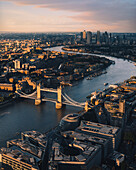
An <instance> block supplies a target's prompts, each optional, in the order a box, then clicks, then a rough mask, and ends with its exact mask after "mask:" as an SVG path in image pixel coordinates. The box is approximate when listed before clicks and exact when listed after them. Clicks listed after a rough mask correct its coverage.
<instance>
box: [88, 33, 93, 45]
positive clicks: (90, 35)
mask: <svg viewBox="0 0 136 170" xmlns="http://www.w3.org/2000/svg"><path fill="white" fill-rule="evenodd" d="M91 43H92V33H91V32H90V31H87V44H91Z"/></svg>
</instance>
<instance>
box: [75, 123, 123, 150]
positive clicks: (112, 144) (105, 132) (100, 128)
mask: <svg viewBox="0 0 136 170" xmlns="http://www.w3.org/2000/svg"><path fill="white" fill-rule="evenodd" d="M76 131H77V132H82V133H85V134H90V135H91V136H96V137H100V138H105V139H109V146H108V153H110V152H111V151H113V150H115V149H117V148H118V146H119V143H120V140H121V129H120V128H118V127H113V126H109V125H104V124H99V123H94V122H89V121H82V122H81V125H80V126H79V127H78V128H77V129H76Z"/></svg>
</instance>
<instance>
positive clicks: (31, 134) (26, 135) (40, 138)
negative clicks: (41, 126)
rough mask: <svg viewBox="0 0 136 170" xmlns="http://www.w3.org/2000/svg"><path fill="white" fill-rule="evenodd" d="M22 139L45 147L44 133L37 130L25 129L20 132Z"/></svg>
mask: <svg viewBox="0 0 136 170" xmlns="http://www.w3.org/2000/svg"><path fill="white" fill-rule="evenodd" d="M21 138H22V140H26V141H29V142H30V143H32V144H34V145H36V146H40V147H43V148H45V147H46V142H47V139H46V135H43V134H42V133H40V132H37V131H26V132H22V133H21Z"/></svg>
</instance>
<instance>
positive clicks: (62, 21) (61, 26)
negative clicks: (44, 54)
mask: <svg viewBox="0 0 136 170" xmlns="http://www.w3.org/2000/svg"><path fill="white" fill-rule="evenodd" d="M0 3H1V7H0V9H1V10H0V15H1V18H0V22H1V28H0V32H13V33H14V32H17V33H31V32H34V33H35V32H40V33H45V32H81V31H83V30H89V31H91V32H96V31H97V30H100V31H101V32H104V31H107V32H111V33H112V32H114V33H115V32H118V33H135V30H136V23H135V16H136V1H135V0H131V2H130V1H129V0H125V1H124V0H118V1H117V0H111V1H108V0H103V1H101V0H97V1H94V0H84V1H82V0H69V1H63V0H0Z"/></svg>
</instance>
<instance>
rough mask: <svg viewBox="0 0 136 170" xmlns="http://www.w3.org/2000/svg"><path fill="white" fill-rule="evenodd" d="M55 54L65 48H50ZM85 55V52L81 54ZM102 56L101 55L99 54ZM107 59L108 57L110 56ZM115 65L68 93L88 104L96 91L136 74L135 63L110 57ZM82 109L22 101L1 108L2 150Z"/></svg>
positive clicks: (84, 80) (0, 142) (78, 84)
mask: <svg viewBox="0 0 136 170" xmlns="http://www.w3.org/2000/svg"><path fill="white" fill-rule="evenodd" d="M50 50H54V51H63V50H61V46H59V47H53V48H50ZM80 54H81V53H80ZM99 56H101V55H99ZM106 57H107V56H106ZM107 58H109V59H111V60H113V61H115V64H112V65H110V66H109V67H108V68H107V69H106V71H107V73H106V74H103V75H100V76H98V77H95V78H93V79H92V80H86V78H84V79H83V80H80V81H78V82H76V83H75V84H74V85H73V86H72V87H65V89H64V91H65V93H67V94H68V95H69V96H70V97H71V98H72V99H74V100H76V101H79V102H81V101H85V100H86V96H88V95H89V94H90V93H91V92H93V91H96V90H97V91H98V90H102V89H104V88H105V86H104V83H108V84H115V83H118V82H122V81H124V80H126V79H128V78H130V76H132V75H136V66H134V64H133V63H132V62H131V61H127V60H124V59H117V58H114V57H107ZM80 110H81V108H76V107H72V106H66V107H65V108H63V109H61V110H56V109H55V104H54V103H50V102H46V103H42V104H41V105H39V106H35V105H34V100H20V101H18V102H17V103H13V104H11V105H9V106H7V107H4V108H1V109H0V147H2V146H6V141H7V140H10V139H13V138H16V137H18V133H20V132H22V131H28V130H37V131H40V132H42V133H44V132H46V131H47V130H49V129H51V128H53V127H54V126H56V125H57V124H58V122H59V121H60V120H61V118H62V117H63V116H65V115H66V114H69V113H74V112H78V111H80Z"/></svg>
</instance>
